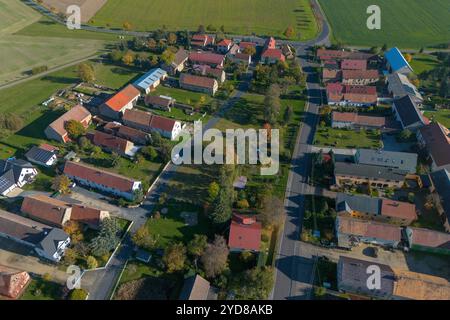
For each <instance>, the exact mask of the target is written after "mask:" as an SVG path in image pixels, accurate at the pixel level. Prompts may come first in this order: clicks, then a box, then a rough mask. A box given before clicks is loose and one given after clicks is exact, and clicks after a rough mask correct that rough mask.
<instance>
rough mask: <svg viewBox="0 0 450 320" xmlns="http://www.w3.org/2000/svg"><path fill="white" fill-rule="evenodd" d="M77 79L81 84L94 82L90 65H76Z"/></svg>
mask: <svg viewBox="0 0 450 320" xmlns="http://www.w3.org/2000/svg"><path fill="white" fill-rule="evenodd" d="M78 77H79V78H80V79H81V81H83V82H88V83H91V82H94V80H95V70H94V67H93V66H92V65H91V64H90V63H86V62H84V63H80V64H79V65H78Z"/></svg>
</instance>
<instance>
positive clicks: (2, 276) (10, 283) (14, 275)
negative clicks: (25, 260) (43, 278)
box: [0, 266, 31, 299]
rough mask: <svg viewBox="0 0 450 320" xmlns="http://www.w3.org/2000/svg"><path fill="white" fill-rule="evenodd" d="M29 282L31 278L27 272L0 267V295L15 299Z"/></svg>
mask: <svg viewBox="0 0 450 320" xmlns="http://www.w3.org/2000/svg"><path fill="white" fill-rule="evenodd" d="M30 281H31V277H30V275H29V274H28V273H27V272H25V271H19V270H15V269H11V268H8V267H4V266H0V295H2V296H5V297H7V298H11V299H17V298H19V297H20V296H21V294H22V293H23V291H24V290H25V288H26V287H27V285H28V283H30Z"/></svg>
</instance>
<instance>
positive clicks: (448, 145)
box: [417, 122, 450, 171]
mask: <svg viewBox="0 0 450 320" xmlns="http://www.w3.org/2000/svg"><path fill="white" fill-rule="evenodd" d="M417 141H418V143H419V145H420V146H421V147H422V148H426V150H427V152H428V155H429V158H430V160H431V169H432V170H433V171H436V170H441V169H447V170H449V171H450V130H448V129H447V128H446V127H444V126H443V125H442V124H440V123H439V122H436V123H431V124H429V125H426V126H424V127H422V128H420V129H419V130H418V131H417Z"/></svg>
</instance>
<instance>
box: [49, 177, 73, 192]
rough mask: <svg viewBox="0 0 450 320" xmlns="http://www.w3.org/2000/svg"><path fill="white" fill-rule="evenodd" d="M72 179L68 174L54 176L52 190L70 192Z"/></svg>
mask: <svg viewBox="0 0 450 320" xmlns="http://www.w3.org/2000/svg"><path fill="white" fill-rule="evenodd" d="M70 184H71V181H70V179H69V177H67V176H66V175H60V176H56V177H54V178H53V181H52V186H51V188H52V190H54V191H56V192H61V193H62V194H67V193H70Z"/></svg>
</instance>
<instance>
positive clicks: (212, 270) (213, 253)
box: [201, 235, 229, 277]
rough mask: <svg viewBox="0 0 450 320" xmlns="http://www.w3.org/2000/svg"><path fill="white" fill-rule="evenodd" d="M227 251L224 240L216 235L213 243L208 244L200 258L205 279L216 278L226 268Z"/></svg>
mask: <svg viewBox="0 0 450 320" xmlns="http://www.w3.org/2000/svg"><path fill="white" fill-rule="evenodd" d="M228 254H229V249H228V246H227V243H226V241H225V238H224V237H222V236H218V235H216V236H215V238H214V242H213V243H209V244H208V245H207V246H206V249H205V251H204V253H203V255H202V257H201V262H202V264H203V267H204V269H205V273H206V276H207V277H216V276H218V275H219V274H221V273H222V272H223V271H224V270H225V269H226V268H227V260H228Z"/></svg>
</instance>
